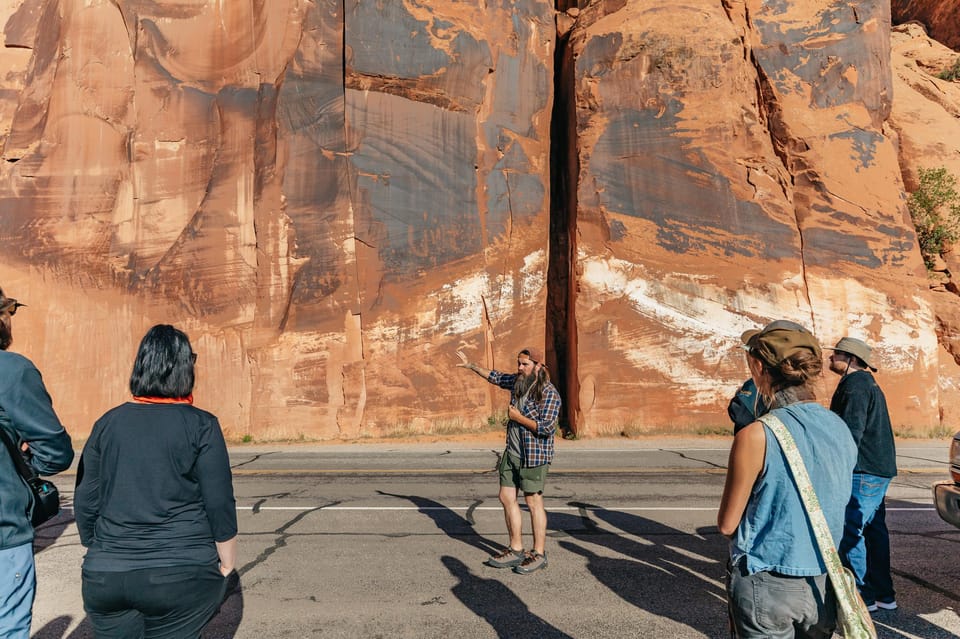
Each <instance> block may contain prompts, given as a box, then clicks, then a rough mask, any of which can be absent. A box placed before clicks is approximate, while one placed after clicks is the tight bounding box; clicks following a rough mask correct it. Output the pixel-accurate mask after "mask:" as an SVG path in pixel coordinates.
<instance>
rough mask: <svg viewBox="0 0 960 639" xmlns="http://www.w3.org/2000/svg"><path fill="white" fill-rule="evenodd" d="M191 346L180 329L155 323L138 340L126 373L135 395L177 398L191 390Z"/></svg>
mask: <svg viewBox="0 0 960 639" xmlns="http://www.w3.org/2000/svg"><path fill="white" fill-rule="evenodd" d="M193 359H194V358H193V349H192V348H191V347H190V339H189V338H188V337H187V334H186V333H184V332H183V331H181V330H179V329H176V328H174V327H173V326H170V325H169V324H157V325H156V326H154V327H153V328H151V329H150V330H149V331H147V334H146V335H144V336H143V339H142V340H140V348H139V350H138V351H137V358H136V359H135V360H134V362H133V372H132V373H131V374H130V392H131V393H133V395H134V396H135V397H164V398H168V399H179V398H183V397H187V396H189V395H190V394H191V393H192V392H193V379H194V378H193Z"/></svg>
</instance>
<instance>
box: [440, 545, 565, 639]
mask: <svg viewBox="0 0 960 639" xmlns="http://www.w3.org/2000/svg"><path fill="white" fill-rule="evenodd" d="M440 561H441V562H442V563H443V565H444V566H445V567H446V568H447V570H449V571H450V574H452V575H453V576H454V577H456V578H457V579H459V581H458V582H457V584H456V585H455V586H454V587H453V588H451V589H450V592H451V593H453V596H454V597H456V598H457V599H458V600H459V601H460V602H461V603H463V605H465V606H466V607H467V608H469V609H470V610H471V611H472V612H473V614H475V615H476V616H477V617H479V618H481V619H483V620H484V621H486V622H487V623H488V624H490V627H492V628H493V629H494V630H495V631H496V633H497V636H498V637H502V638H503V639H511V638H513V637H537V638H538V639H573V638H572V637H571V636H570V635H568V634H566V633H565V632H563V631H561V630H559V629H558V628H555V627H554V626H551V625H550V624H549V623H547V622H546V621H544V620H543V619H541V618H540V617H538V616H537V615H536V614H535V613H534V612H533V611H532V610H530V608H529V607H528V606H527V605H526V604H525V603H523V602H522V601H521V600H520V598H519V597H517V595H515V594H514V593H513V591H512V590H510V588H508V587H507V586H505V585H504V584H503V583H502V582H500V581H498V580H496V579H484V578H483V577H478V576H476V575H474V574H473V573H471V572H470V569H469V568H467V566H466V564H464V563H463V562H462V561H460V560H459V559H456V558H455V557H450V556H449V555H444V556H442V557H440Z"/></svg>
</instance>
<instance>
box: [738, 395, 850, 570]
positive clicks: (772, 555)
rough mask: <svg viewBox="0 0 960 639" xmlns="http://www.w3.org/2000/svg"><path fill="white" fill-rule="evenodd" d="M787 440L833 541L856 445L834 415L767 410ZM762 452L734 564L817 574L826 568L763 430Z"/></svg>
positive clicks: (810, 408) (801, 408) (780, 458)
mask: <svg viewBox="0 0 960 639" xmlns="http://www.w3.org/2000/svg"><path fill="white" fill-rule="evenodd" d="M770 412H771V413H772V414H774V415H776V416H777V417H779V418H780V420H781V421H782V422H783V423H784V425H785V426H786V427H787V430H789V431H790V434H791V435H793V438H794V439H795V440H796V442H797V449H798V450H799V451H800V456H801V457H802V458H803V462H804V465H805V466H806V467H807V472H808V474H809V475H810V481H811V483H812V484H813V489H814V491H815V492H816V493H817V498H818V499H819V500H820V507H821V508H822V510H823V514H824V516H825V517H826V520H827V525H828V526H829V527H830V533H831V535H832V536H833V540H834V545H836V544H837V543H839V542H840V539H841V538H842V537H843V521H844V512H845V511H846V507H847V502H848V501H849V500H850V491H851V489H852V482H853V466H854V464H856V462H857V446H856V444H854V443H853V437H851V436H850V431H849V429H848V428H847V426H846V424H844V422H843V420H842V419H840V418H839V417H838V416H837V415H836V414H835V413H832V412H831V411H829V410H827V409H826V408H824V407H823V406H821V405H820V404H817V403H815V402H803V403H797V404H791V405H790V406H787V407H784V408H776V409H774V410H772V411H770ZM764 431H765V432H766V436H767V451H766V455H765V457H764V463H763V470H762V471H761V473H760V476H759V477H758V478H757V482H756V484H755V485H754V487H753V492H752V493H751V495H750V501H749V502H748V503H747V509H746V511H745V512H744V515H743V519H742V520H741V521H740V526H739V527H738V528H737V532H736V534H735V535H734V536H733V540H732V541H731V546H730V556H731V560H732V561H733V563H734V564H737V563H738V562H739V561H740V560H741V559H743V558H744V557H745V558H746V571H747V573H748V574H754V573H757V572H762V571H769V572H776V573H780V574H783V575H791V576H798V577H806V576H814V575H822V574H824V573H825V572H826V571H827V569H826V566H825V565H824V563H823V560H822V559H821V558H820V551H819V550H818V548H817V540H816V537H815V536H814V534H813V528H812V526H811V525H810V521H809V519H808V518H807V514H806V511H805V510H804V507H803V502H802V501H801V499H800V493H799V491H798V490H797V485H796V483H795V482H794V479H793V475H792V474H791V472H790V467H789V465H788V464H787V459H786V457H785V456H784V454H783V450H782V449H781V448H780V444H779V442H778V441H777V438H776V436H774V434H773V433H772V432H771V431H770V429H768V428H767V427H766V426H764Z"/></svg>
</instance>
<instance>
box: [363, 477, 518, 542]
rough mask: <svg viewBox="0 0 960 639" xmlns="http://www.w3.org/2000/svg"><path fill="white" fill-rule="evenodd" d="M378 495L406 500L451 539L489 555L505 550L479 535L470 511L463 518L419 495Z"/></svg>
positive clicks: (438, 503)
mask: <svg viewBox="0 0 960 639" xmlns="http://www.w3.org/2000/svg"><path fill="white" fill-rule="evenodd" d="M377 493H378V494H380V495H384V496H386V497H398V498H400V499H406V500H407V501H409V502H410V503H412V504H413V505H415V506H416V507H417V508H419V509H420V512H421V513H423V514H424V515H426V516H427V517H429V518H430V519H432V520H433V523H434V524H436V526H437V528H439V529H440V530H442V531H443V532H444V533H445V534H446V535H447V536H448V537H450V538H451V539H459V540H460V541H462V542H463V543H465V544H469V545H471V546H473V547H474V548H478V549H480V550H482V551H483V552H484V553H486V554H488V555H492V554H495V553H498V552H500V551H501V550H502V549H503V546H502V545H501V544H497V543H494V542H492V541H490V540H489V539H487V538H486V537H482V536H480V535H478V534H477V531H476V530H475V529H474V527H473V525H474V522H473V517H472V515H471V514H470V512H471V511H470V510H469V509H468V510H467V517H461V516H460V515H458V514H457V513H456V511H454V510H451V509H450V508H447V507H446V506H444V505H443V504H441V503H440V502H437V501H434V500H432V499H427V498H426V497H420V496H419V495H398V494H395V493H388V492H385V491H383V490H378V491H377ZM481 503H482V502H480V501H478V502H476V503H475V504H474V506H479V505H480V504H481Z"/></svg>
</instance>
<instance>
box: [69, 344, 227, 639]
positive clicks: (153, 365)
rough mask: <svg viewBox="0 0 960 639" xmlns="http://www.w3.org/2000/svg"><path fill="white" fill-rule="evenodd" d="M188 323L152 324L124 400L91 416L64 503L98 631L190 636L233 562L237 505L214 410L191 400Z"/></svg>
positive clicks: (215, 602)
mask: <svg viewBox="0 0 960 639" xmlns="http://www.w3.org/2000/svg"><path fill="white" fill-rule="evenodd" d="M195 362H196V355H195V354H194V353H193V350H192V348H191V347H190V341H189V339H188V338H187V336H186V334H184V333H183V332H182V331H180V330H177V329H176V328H174V327H173V326H169V325H157V326H154V327H153V328H151V329H150V330H149V331H148V332H147V334H146V335H145V336H144V338H143V340H142V341H141V342H140V349H139V351H138V352H137V358H136V361H135V362H134V365H133V373H132V374H131V376H130V390H131V392H132V393H133V401H130V402H126V403H124V404H121V405H120V406H117V407H116V408H113V409H112V410H110V411H108V412H107V413H106V414H105V415H103V417H101V418H100V419H99V420H97V422H96V424H94V427H93V432H92V433H91V434H90V438H89V439H88V440H87V443H86V445H85V446H84V449H83V456H82V457H81V460H80V466H79V469H78V472H77V487H76V493H75V496H74V512H75V516H76V520H77V528H78V529H79V532H80V541H81V543H83V545H84V546H86V547H87V553H86V556H85V557H84V560H83V571H82V577H83V606H84V610H86V612H87V615H88V616H89V618H90V622H91V624H92V626H93V628H94V634H95V635H96V636H97V637H98V639H103V638H113V637H117V638H120V637H123V638H130V637H171V638H173V637H176V638H178V639H192V638H195V637H198V636H199V635H200V631H201V630H202V629H203V626H204V625H206V623H207V622H208V621H209V620H210V618H211V617H212V616H213V615H214V613H215V612H216V611H217V608H218V607H219V605H220V603H221V601H222V599H223V595H224V593H225V589H226V576H227V575H228V574H229V573H230V572H231V571H232V570H233V569H234V564H235V562H236V547H237V514H236V504H235V501H234V497H233V485H232V482H231V475H230V464H229V461H228V458H227V448H226V444H225V443H224V440H223V433H222V432H221V431H220V424H219V422H218V421H217V418H216V417H215V416H214V415H212V414H210V413H208V412H206V411H203V410H200V409H199V408H195V407H194V406H193V405H192V403H193V396H192V392H193V383H194V363H195Z"/></svg>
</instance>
